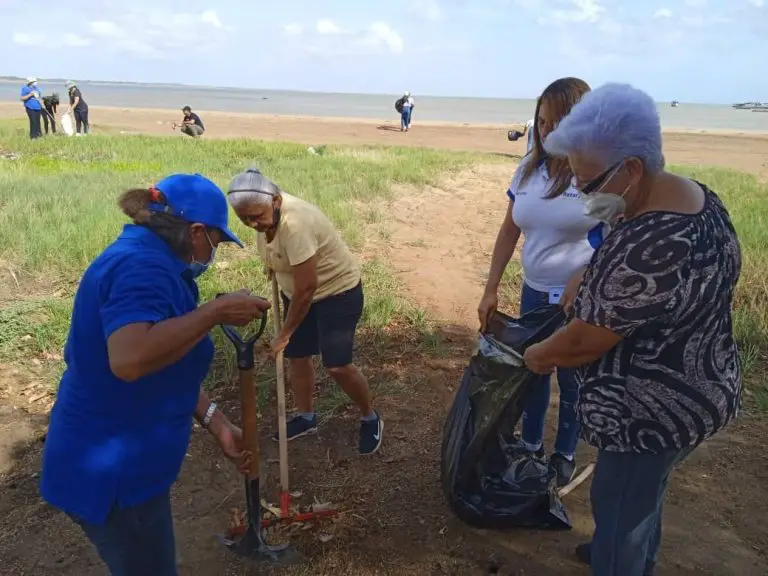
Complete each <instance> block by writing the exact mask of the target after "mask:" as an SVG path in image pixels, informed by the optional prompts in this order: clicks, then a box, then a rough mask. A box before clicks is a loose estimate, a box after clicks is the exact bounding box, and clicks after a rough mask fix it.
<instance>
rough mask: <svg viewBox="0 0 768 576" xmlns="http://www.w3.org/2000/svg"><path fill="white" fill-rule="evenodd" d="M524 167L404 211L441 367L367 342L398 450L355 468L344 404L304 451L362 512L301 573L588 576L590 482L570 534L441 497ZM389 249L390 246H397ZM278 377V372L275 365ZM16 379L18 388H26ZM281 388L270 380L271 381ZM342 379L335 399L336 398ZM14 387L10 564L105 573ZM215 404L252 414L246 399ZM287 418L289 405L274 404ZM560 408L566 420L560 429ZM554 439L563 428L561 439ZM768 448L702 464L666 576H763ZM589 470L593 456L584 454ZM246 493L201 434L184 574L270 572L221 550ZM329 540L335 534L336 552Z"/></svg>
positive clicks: (336, 494) (389, 437)
mask: <svg viewBox="0 0 768 576" xmlns="http://www.w3.org/2000/svg"><path fill="white" fill-rule="evenodd" d="M512 167H513V166H512V164H511V163H510V164H494V165H489V166H479V167H477V168H475V169H473V170H471V171H468V172H466V173H463V174H459V175H454V176H451V177H450V178H449V179H446V180H445V181H444V182H443V183H441V184H440V185H439V186H438V187H436V188H433V189H429V190H426V191H424V192H423V193H422V192H420V193H419V194H408V192H409V191H408V190H400V193H401V195H400V198H399V199H398V200H397V201H396V202H395V204H393V206H392V209H391V212H390V213H392V214H395V215H396V216H395V219H394V220H393V221H392V222H390V223H389V224H388V227H387V229H386V230H382V231H381V232H382V234H380V235H379V238H382V237H383V238H388V240H387V244H388V246H389V248H388V253H387V259H388V260H389V262H390V263H391V265H392V266H393V267H395V268H396V269H397V270H398V273H399V275H400V278H401V280H402V281H403V283H404V285H405V291H406V294H407V295H408V296H409V298H412V299H414V300H415V301H417V302H419V303H421V304H422V305H423V306H425V307H427V308H429V309H430V310H431V311H432V313H433V314H434V315H435V316H436V317H438V318H444V319H445V321H444V322H441V323H440V324H441V325H444V326H445V327H444V334H445V336H446V338H445V342H444V347H443V349H442V350H441V355H440V357H436V356H435V355H434V354H431V355H427V354H423V353H421V352H420V351H419V350H420V348H421V346H420V344H421V339H420V338H421V337H420V335H418V334H416V333H414V332H413V331H412V330H411V329H409V328H407V327H398V326H394V327H391V328H389V329H388V330H387V331H386V334H384V335H382V334H378V335H376V334H362V335H361V340H360V343H359V358H360V363H361V366H362V368H363V370H364V371H365V373H366V374H367V375H368V376H369V378H370V381H371V385H372V387H373V389H374V391H375V394H376V402H377V405H378V407H379V409H380V410H381V412H382V414H383V415H384V417H385V420H386V423H387V428H386V431H385V434H386V439H385V443H384V445H383V447H382V450H381V452H380V453H379V454H378V455H377V456H375V457H373V458H368V459H360V458H358V457H356V456H355V454H354V446H355V435H356V427H357V416H356V414H355V413H354V411H352V410H345V409H344V408H339V409H338V410H337V411H336V413H335V415H334V416H333V417H332V418H331V419H330V420H329V421H328V422H327V423H326V424H325V425H324V426H322V428H321V434H320V436H319V437H318V438H312V439H305V440H303V441H298V442H294V443H292V444H291V446H290V457H291V463H292V467H291V482H292V485H293V486H294V487H295V488H296V489H297V490H301V492H302V496H301V498H300V501H301V502H304V503H309V502H312V500H313V499H317V500H319V501H330V502H335V503H339V504H340V505H341V507H342V508H343V510H344V514H343V515H342V516H341V517H340V518H339V519H338V520H337V521H335V522H330V523H327V524H325V525H324V526H322V528H321V530H322V531H323V532H325V533H327V535H328V536H330V537H331V539H330V541H327V542H321V541H320V540H319V539H318V532H317V531H315V530H307V531H301V532H300V533H298V534H294V535H291V540H292V541H293V542H294V543H295V544H296V546H297V547H299V549H300V550H301V551H302V552H304V553H305V554H306V555H307V556H308V557H309V558H310V559H311V561H310V563H309V564H308V565H306V566H304V567H300V568H296V569H293V570H290V571H287V572H283V573H285V574H289V575H293V576H305V575H306V576H309V575H318V576H321V575H333V576H347V575H348V576H368V575H371V576H373V575H374V574H375V575H385V574H386V575H389V574H391V575H397V576H401V575H403V576H410V575H419V576H421V575H435V576H438V575H455V576H473V575H478V576H480V575H485V574H502V575H507V576H512V575H517V576H531V575H543V574H547V575H551V576H573V575H579V574H584V575H585V576H586V574H587V573H588V571H587V570H585V569H584V567H582V566H579V565H578V564H576V562H575V561H574V560H573V557H572V550H573V547H574V546H575V545H576V544H578V543H580V542H582V541H584V540H585V539H586V538H588V537H589V534H590V532H591V530H592V524H591V517H590V512H589V504H588V486H587V485H583V486H581V487H580V488H579V489H578V490H576V491H575V492H574V493H572V494H571V495H569V496H568V498H567V499H566V506H567V507H568V511H569V514H570V516H571V519H572V522H573V524H574V529H573V530H572V531H570V532H557V533H552V532H537V531H516V532H511V533H507V534H499V533H484V532H480V531H477V530H472V529H469V528H467V527H466V526H464V525H462V524H461V523H459V522H458V521H457V520H455V519H454V518H453V516H452V515H451V514H450V513H449V511H448V510H447V507H446V505H445V502H444V499H443V496H442V493H441V491H440V486H439V447H440V440H441V429H442V426H443V420H444V415H445V413H446V411H447V409H448V407H449V405H450V402H451V398H452V394H453V391H454V390H455V387H456V384H457V383H458V381H459V379H460V374H461V370H462V369H463V367H464V365H465V363H466V361H467V359H468V357H469V354H470V353H471V347H472V342H473V333H474V330H475V325H476V321H475V318H474V307H475V306H476V302H477V299H478V298H479V295H480V291H481V290H482V283H483V275H484V273H485V269H486V267H487V263H488V259H489V257H490V249H491V247H492V244H493V241H494V236H495V232H496V230H497V229H498V225H499V223H500V221H501V217H502V216H503V211H504V209H505V206H506V202H505V201H504V197H503V194H504V190H505V188H506V185H507V181H508V179H509V175H510V173H511V170H512ZM377 242H380V244H378V246H374V247H375V248H377V249H379V248H383V247H384V244H383V243H381V242H382V241H381V240H378V241H377ZM263 362H264V366H265V374H266V375H268V373H269V371H270V370H271V368H270V365H269V362H268V361H267V360H264V361H263ZM7 368H8V367H0V374H2V375H6V376H7V375H8V374H9V373H10V372H9V371H8V370H6V369H7ZM261 381H262V382H264V383H263V384H262V385H268V384H266V383H267V382H268V378H264V379H262V380H261ZM327 386H328V385H327V383H325V382H324V383H322V384H321V389H322V390H323V391H324V392H325V395H326V397H327V395H328V393H329V392H330V390H329V389H328V388H327ZM36 396H37V395H35V396H32V397H30V396H28V395H25V394H24V393H23V389H22V388H20V387H19V386H17V385H15V383H13V382H10V381H9V380H8V379H7V378H6V379H2V378H0V558H2V559H3V564H2V570H0V571H2V573H3V574H9V575H12V576H22V575H30V576H31V575H34V576H53V575H57V576H97V575H101V574H103V573H104V572H103V568H102V567H101V565H100V563H99V562H98V559H97V558H96V557H95V555H94V553H93V551H92V549H91V547H90V546H89V544H88V543H87V542H86V541H85V540H84V538H83V537H82V535H81V534H80V533H79V531H78V530H77V529H76V528H75V527H74V526H73V525H72V524H71V523H70V522H69V521H68V520H67V518H66V517H64V516H63V515H62V514H60V513H58V512H56V511H54V510H52V509H50V508H48V507H47V506H46V505H44V504H43V503H42V502H41V501H40V499H39V497H38V495H37V482H38V476H37V474H38V471H39V458H40V448H41V446H42V444H41V438H42V437H43V435H44V432H45V421H46V417H45V414H44V410H42V408H41V407H40V406H39V404H40V402H36V401H33V400H32V398H34V397H36ZM215 396H216V398H217V400H220V401H221V404H222V406H223V407H224V409H225V410H226V411H228V412H229V413H230V414H235V413H236V406H237V403H236V398H237V395H236V391H235V389H234V387H232V386H223V387H221V388H219V389H217V390H216V392H215ZM273 406H274V400H272V401H271V402H270V407H273ZM553 416H554V411H552V412H551V413H550V420H551V419H552V417H553ZM264 418H265V420H266V422H265V426H264V432H263V437H262V439H263V443H262V445H263V446H264V451H265V454H264V456H263V462H264V465H265V469H266V471H265V478H264V482H265V486H266V488H265V494H266V495H267V499H268V500H270V501H272V502H274V501H275V499H276V494H277V492H276V490H277V473H278V470H277V466H276V464H275V461H276V458H277V450H276V446H275V444H274V443H272V442H270V441H269V440H268V434H269V432H270V431H271V429H273V426H274V413H273V408H270V409H269V410H268V411H267V412H266V413H265V414H264ZM550 434H551V430H550ZM766 441H768V433H767V432H766V426H765V425H764V424H761V423H758V422H753V421H750V420H749V419H748V418H743V419H742V420H741V421H740V422H739V423H738V425H736V426H734V427H732V428H731V429H730V430H729V432H728V433H727V434H721V435H720V436H718V437H716V438H715V439H714V440H712V441H711V442H709V443H707V444H706V445H705V446H704V447H702V448H701V449H700V450H698V451H697V452H696V453H695V454H694V456H692V458H691V459H690V461H688V462H687V463H686V464H685V466H684V467H683V468H682V469H681V470H680V471H679V472H678V473H677V474H676V475H675V477H674V480H673V482H672V485H671V487H670V493H669V496H668V498H667V505H666V507H665V540H664V545H663V550H662V559H661V566H660V569H659V571H658V574H660V575H661V576H694V575H696V576H699V575H702V574H704V575H712V576H731V575H736V574H738V575H739V576H762V575H764V574H766V573H767V572H768V525H766V523H765V522H764V518H766V517H768V499H766V498H765V497H764V494H765V486H766V485H768V455H767V454H766V453H765V450H764V449H763V446H765V444H766ZM578 457H579V459H580V461H581V462H582V463H585V462H587V461H589V459H590V458H592V457H593V455H592V454H591V452H590V451H589V450H587V449H584V448H582V449H581V451H580V453H579V455H578ZM241 487H242V484H241V480H240V479H239V478H238V477H237V475H236V474H235V473H234V472H233V470H232V469H231V467H230V466H229V465H228V463H226V462H225V461H224V460H223V458H221V457H220V456H219V454H218V451H217V449H216V447H215V446H214V445H213V443H212V441H211V440H210V438H208V437H207V434H206V433H204V432H201V431H199V430H197V431H195V433H194V434H193V438H192V442H191V445H190V449H189V453H188V456H187V459H186V462H185V465H184V467H183V470H182V475H181V478H180V480H179V482H178V483H177V485H176V487H175V489H174V509H175V519H176V533H177V544H178V554H179V558H180V573H181V574H182V576H227V575H232V576H234V575H237V576H255V575H256V574H259V573H261V572H259V571H257V570H256V569H255V568H254V567H252V566H250V567H249V566H247V565H245V564H243V563H241V562H240V561H238V560H236V559H234V558H233V557H232V556H231V555H230V554H229V553H228V552H227V551H225V550H223V549H222V548H221V547H220V546H219V545H218V543H217V541H216V539H215V538H214V534H216V533H217V532H220V531H221V530H222V529H223V528H224V527H225V526H226V524H227V521H228V517H229V515H230V509H231V508H232V507H234V506H242V499H243V494H242V489H241ZM324 540H325V538H324Z"/></svg>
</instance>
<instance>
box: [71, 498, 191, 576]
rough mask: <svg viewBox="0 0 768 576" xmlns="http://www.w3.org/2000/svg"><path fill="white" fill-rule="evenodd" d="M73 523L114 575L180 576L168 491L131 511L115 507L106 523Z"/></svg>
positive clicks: (130, 509) (131, 508)
mask: <svg viewBox="0 0 768 576" xmlns="http://www.w3.org/2000/svg"><path fill="white" fill-rule="evenodd" d="M72 520H74V521H75V523H77V524H78V525H79V526H80V527H81V528H82V529H83V532H85V535H86V536H87V537H88V539H89V540H90V541H91V543H92V544H93V545H94V546H95V547H96V551H97V552H98V553H99V556H100V557H101V559H102V560H103V562H104V563H105V564H106V565H107V568H109V573H110V575H111V576H149V575H152V576H177V574H178V572H177V571H176V543H175V540H174V536H173V517H172V515H171V497H170V494H169V493H168V492H166V493H164V494H162V495H160V496H157V497H155V498H153V499H151V500H149V501H147V502H144V503H143V504H139V505H137V506H132V507H130V508H122V509H120V508H117V507H115V508H114V509H113V510H112V512H111V513H110V515H109V517H108V518H107V521H106V523H105V524H90V523H88V522H84V521H82V520H80V519H79V518H75V517H72Z"/></svg>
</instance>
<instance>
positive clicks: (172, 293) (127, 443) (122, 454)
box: [40, 225, 213, 524]
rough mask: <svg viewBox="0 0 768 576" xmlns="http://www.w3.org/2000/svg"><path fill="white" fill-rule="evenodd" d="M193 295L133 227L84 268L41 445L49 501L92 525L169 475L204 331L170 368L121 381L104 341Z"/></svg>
mask: <svg viewBox="0 0 768 576" xmlns="http://www.w3.org/2000/svg"><path fill="white" fill-rule="evenodd" d="M197 300H198V291H197V286H196V285H195V282H194V280H193V279H192V278H191V276H189V275H188V272H186V264H185V263H183V262H182V261H180V260H179V259H178V258H176V256H175V255H174V254H173V253H172V252H171V250H170V249H169V248H168V246H167V245H166V244H165V242H163V241H162V240H161V239H160V238H159V237H158V236H156V235H155V234H154V233H153V232H151V231H150V230H148V229H146V228H143V227H140V226H134V225H130V226H126V227H125V230H124V231H123V233H122V235H121V236H120V237H119V238H118V239H117V240H116V241H115V242H114V243H113V244H111V245H110V246H109V247H107V249H106V250H105V251H104V252H103V253H102V254H101V255H100V256H99V257H98V258H96V260H94V261H93V262H92V263H91V265H90V266H89V267H88V269H87V270H86V272H85V274H84V275H83V277H82V279H81V282H80V285H79V287H78V290H77V294H76V295H75V302H74V308H73V311H72V322H71V326H70V331H69V336H68V338H67V343H66V347H65V350H64V360H65V362H66V371H65V372H64V375H63V376H62V379H61V382H60V384H59V390H58V394H57V397H56V403H55V404H54V407H53V410H52V412H51V421H50V426H49V430H48V436H47V439H46V442H45V450H44V454H43V471H42V478H41V484H40V492H41V495H42V496H43V498H44V499H45V500H46V501H47V502H48V503H50V504H52V505H53V506H56V507H58V508H60V509H62V510H64V511H65V512H67V513H69V514H72V515H75V516H77V517H79V518H81V519H83V520H85V521H87V522H90V523H97V524H99V523H102V522H104V521H105V520H106V518H107V516H108V515H109V513H110V511H111V510H112V509H113V508H114V507H119V508H122V507H129V506H134V505H137V504H141V503H142V502H145V501H147V500H149V499H151V498H152V497H154V496H157V495H159V494H161V493H163V492H164V491H166V490H168V489H169V488H170V486H171V485H172V484H173V483H174V482H175V481H176V478H177V477H178V474H179V470H180V468H181V464H182V462H183V460H184V456H185V454H186V450H187V446H188V443H189V438H190V434H191V429H192V417H193V415H194V410H195V407H196V405H197V400H198V396H199V393H200V384H201V383H202V381H203V379H204V378H205V375H206V374H207V372H208V367H209V365H210V363H211V360H212V358H213V343H212V341H211V339H210V338H209V337H208V336H206V337H204V338H203V339H202V340H201V341H200V342H199V343H198V344H197V345H196V346H195V347H194V348H192V350H191V351H190V352H189V353H187V355H186V356H184V357H183V358H181V359H180V360H179V361H178V362H176V363H175V364H173V365H170V366H167V367H165V368H162V369H160V370H158V371H157V372H155V373H153V374H149V375H146V376H144V377H142V378H139V379H138V380H136V381H134V382H125V381H122V380H120V379H118V378H117V377H116V376H115V375H114V374H113V373H112V371H111V370H110V366H109V356H108V353H107V339H108V338H109V337H110V335H112V334H113V333H114V332H116V331H117V330H119V329H120V328H123V327H125V326H127V325H129V324H134V323H145V322H146V323H150V324H155V323H158V322H162V321H163V320H167V319H169V318H175V317H178V316H182V315H184V314H186V313H188V312H191V311H193V310H194V309H195V308H196V307H197Z"/></svg>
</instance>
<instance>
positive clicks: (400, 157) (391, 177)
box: [0, 122, 768, 413]
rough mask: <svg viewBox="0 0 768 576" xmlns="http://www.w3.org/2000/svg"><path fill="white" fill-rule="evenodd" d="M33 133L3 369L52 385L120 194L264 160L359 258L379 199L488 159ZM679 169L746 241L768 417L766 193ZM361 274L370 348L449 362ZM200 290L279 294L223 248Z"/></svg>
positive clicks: (1, 227)
mask: <svg viewBox="0 0 768 576" xmlns="http://www.w3.org/2000/svg"><path fill="white" fill-rule="evenodd" d="M23 134H24V131H23V125H22V123H21V122H7V123H3V124H0V155H1V153H2V152H3V151H9V152H14V153H18V154H20V157H19V159H16V160H10V159H3V158H1V157H0V190H2V194H0V362H2V363H9V362H10V363H13V362H20V361H23V360H28V359H30V358H33V359H36V360H37V361H38V362H42V363H43V364H44V367H45V368H46V369H47V370H46V371H47V374H48V376H47V377H48V379H49V380H50V381H51V382H52V383H54V382H55V381H56V378H57V377H58V374H60V370H61V356H60V355H61V349H62V347H63V344H64V341H65V338H66V333H67V327H68V319H69V313H70V310H71V301H72V296H73V294H74V290H75V288H76V284H77V280H78V278H79V276H80V274H81V273H82V272H83V270H84V269H85V268H86V267H87V266H88V264H89V263H90V261H91V260H92V259H93V258H94V257H95V256H96V255H97V254H98V253H99V252H100V251H101V250H102V249H103V248H104V247H105V246H106V245H107V244H108V243H109V242H111V241H112V240H113V239H114V238H115V237H116V236H117V234H118V233H119V230H120V228H121V226H122V224H123V223H124V222H125V221H126V220H125V218H124V216H123V215H122V214H121V213H120V211H119V210H118V208H117V206H116V199H117V197H118V195H119V193H120V192H121V191H122V190H123V189H125V188H128V187H132V186H136V185H146V184H150V183H152V182H154V181H155V180H157V179H158V178H160V177H162V176H164V175H166V174H168V173H172V172H177V171H187V172H200V173H203V174H205V175H207V176H209V177H211V178H212V179H214V180H215V181H216V182H218V183H219V184H220V185H221V186H226V184H227V182H228V180H229V178H230V177H231V176H232V175H233V174H234V173H236V172H237V171H239V170H242V169H243V168H245V167H247V166H248V165H251V164H255V165H257V166H258V167H259V168H261V169H262V170H263V171H264V172H265V173H266V174H268V175H269V176H270V177H272V178H273V179H275V180H276V181H277V182H279V183H280V184H281V186H283V187H284V188H285V189H286V190H287V191H288V192H290V193H293V194H296V195H298V196H301V197H303V198H306V199H308V200H309V201H311V202H314V203H316V204H317V205H318V206H320V207H321V208H322V209H323V210H324V211H325V213H326V214H328V215H329V216H330V217H331V219H332V220H333V221H334V222H335V223H336V225H337V226H338V227H339V229H340V230H341V231H342V234H343V235H344V237H345V238H346V240H347V241H348V242H349V243H350V245H351V246H352V247H353V248H354V249H357V250H359V249H361V248H363V244H364V241H365V229H366V224H375V223H377V222H380V221H382V220H386V218H387V214H386V213H385V211H384V210H382V208H381V206H380V205H377V203H376V201H377V200H384V199H388V198H390V195H391V186H392V185H393V184H412V185H416V186H422V185H426V184H432V183H434V182H435V181H436V179H437V178H438V176H439V175H440V174H441V173H442V172H445V171H449V170H457V169H461V168H463V167H465V166H467V165H469V164H470V163H472V162H476V161H479V160H481V157H480V156H473V155H470V154H460V153H452V152H442V151H433V150H423V149H414V148H411V149H407V150H403V149H397V148H376V147H369V148H349V147H335V146H329V147H322V148H317V149H316V150H320V149H321V150H322V153H315V154H312V153H310V152H308V151H307V148H306V147H305V146H301V145H296V144H287V143H262V142H256V141H252V140H218V141H205V140H201V141H193V140H191V139H182V138H153V137H141V136H98V135H97V136H91V137H89V138H82V139H79V138H71V139H69V138H47V139H45V140H43V141H37V142H30V141H29V140H28V139H27V138H26V137H25V136H24V135H23ZM675 170H676V171H677V172H680V173H683V174H687V175H690V176H692V177H694V178H696V179H698V180H700V181H702V182H705V183H707V184H708V185H710V186H711V187H712V188H713V189H714V190H715V191H717V193H718V194H720V196H721V197H722V198H723V200H724V201H725V202H726V204H727V206H728V208H729V210H730V212H731V216H732V218H733V222H734V225H735V226H736V228H737V230H738V232H739V237H740V240H741V244H742V249H743V268H742V276H741V280H740V284H739V288H738V293H737V299H736V306H735V322H736V334H737V338H738V341H739V344H740V346H741V350H742V358H743V361H744V369H745V373H746V375H747V383H748V390H749V392H748V393H749V395H750V397H751V398H752V399H753V400H754V405H755V406H756V407H757V408H758V409H759V410H761V411H768V385H766V384H765V375H766V366H768V363H767V362H768V358H767V355H768V274H766V271H767V269H768V265H767V264H766V262H767V261H768V186H766V185H765V184H762V183H760V182H758V180H757V179H756V178H755V177H753V176H751V175H748V174H744V173H740V172H735V171H730V170H722V169H715V168H706V167H702V168H682V167H676V168H675ZM233 219H234V216H233ZM233 227H234V229H235V230H236V232H237V233H238V234H240V235H241V237H242V238H243V239H244V240H245V241H246V242H249V241H251V240H252V239H253V233H252V231H250V230H247V229H244V228H243V227H242V226H241V225H240V223H239V222H234V224H233ZM413 242H414V243H416V244H417V243H419V242H423V240H420V239H418V238H414V241H413ZM404 248H405V249H407V247H404ZM364 276H365V283H366V309H365V317H364V323H365V326H366V327H367V328H368V332H369V334H372V335H373V337H374V340H373V343H374V345H376V343H377V341H376V338H379V339H380V340H379V341H381V339H385V338H386V333H387V330H385V328H388V327H391V326H392V325H403V324H405V325H407V326H409V327H412V328H415V329H417V330H419V331H420V332H421V333H422V343H421V346H422V347H423V349H424V350H426V351H431V352H434V353H439V352H440V351H441V349H442V348H441V342H440V338H439V335H437V333H436V332H434V331H433V330H430V329H429V326H428V321H427V318H426V315H425V314H424V312H423V311H421V310H419V309H417V308H415V307H413V306H411V305H409V304H408V303H407V302H406V300H405V299H404V298H403V295H402V294H401V291H400V286H399V285H398V282H397V280H396V279H395V277H394V276H393V275H392V274H391V273H390V270H389V269H388V266H387V263H386V262H384V261H382V260H378V259H372V260H367V261H366V262H365V264H364ZM521 281H522V273H521V270H520V268H519V266H518V265H517V264H516V263H513V264H512V265H511V266H510V267H509V270H508V271H507V274H506V277H505V283H504V286H503V289H502V294H501V297H502V300H503V301H505V302H507V303H512V304H513V306H514V305H516V302H517V299H518V294H519V288H520V283H521ZM200 284H201V290H202V293H203V298H204V299H208V298H210V297H211V296H212V295H213V294H215V293H217V292H222V291H229V290H234V289H239V288H242V287H249V288H251V289H253V290H254V291H256V292H259V293H262V294H265V295H268V294H269V290H268V289H267V286H266V281H265V279H264V276H263V274H262V265H261V263H260V262H259V260H258V259H257V258H256V257H255V255H254V253H253V251H252V250H249V249H246V250H237V249H235V248H232V247H224V248H223V249H222V250H221V251H220V253H219V259H218V263H217V266H216V267H215V268H214V269H213V270H211V271H210V272H208V273H207V274H206V275H205V276H203V277H202V278H201V281H200ZM9 294H10V295H12V296H10V297H9V296H8V295H9ZM215 337H216V338H217V340H219V342H218V345H217V350H218V351H219V358H218V362H217V363H216V369H215V370H214V372H213V374H212V376H211V380H212V381H213V382H217V381H220V380H222V379H223V378H225V377H226V376H227V374H228V373H229V372H230V371H231V370H232V369H233V364H232V358H231V353H230V349H231V347H230V346H229V345H228V344H227V343H224V342H221V336H220V335H219V334H218V331H216V334H215ZM263 377H264V378H269V377H270V376H269V375H268V374H266V373H265V374H264V375H263ZM383 385H387V384H386V383H383ZM327 404H328V405H329V406H328V410H327V412H328V413H331V412H332V411H333V409H334V408H333V406H334V405H335V403H334V402H333V398H332V397H331V396H329V397H328V399H327Z"/></svg>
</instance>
